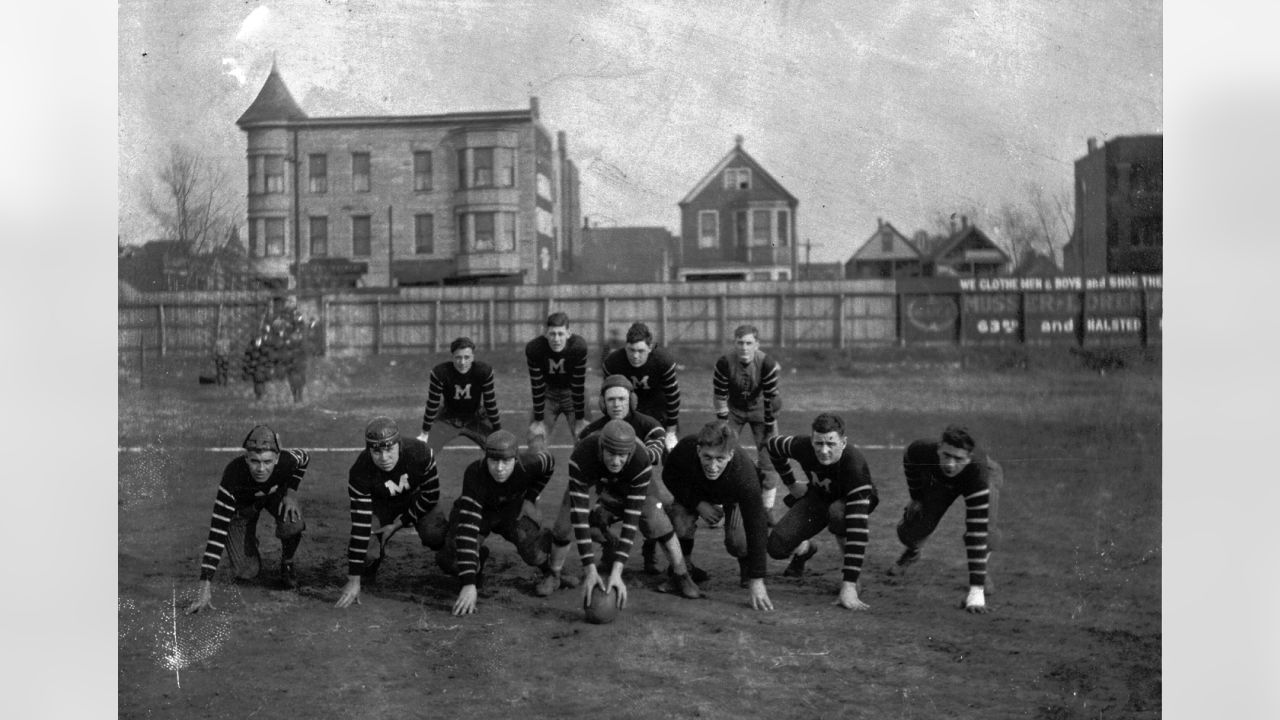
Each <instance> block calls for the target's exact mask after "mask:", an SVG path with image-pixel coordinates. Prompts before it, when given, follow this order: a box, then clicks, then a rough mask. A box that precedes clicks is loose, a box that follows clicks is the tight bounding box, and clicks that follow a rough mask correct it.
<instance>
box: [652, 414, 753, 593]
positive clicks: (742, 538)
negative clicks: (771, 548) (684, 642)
mask: <svg viewBox="0 0 1280 720" xmlns="http://www.w3.org/2000/svg"><path fill="white" fill-rule="evenodd" d="M662 477H663V480H664V481H665V482H666V486H667V488H668V489H669V490H670V491H671V494H672V496H674V500H673V502H671V503H670V504H668V505H667V506H666V509H667V514H668V515H669V516H670V517H671V523H672V525H673V526H674V527H675V531H676V535H677V537H679V539H680V548H681V550H682V551H683V553H684V554H685V560H686V562H687V563H688V564H689V566H690V567H692V565H693V562H692V560H691V559H690V556H692V554H693V540H694V533H695V530H696V529H697V521H698V518H699V517H701V518H703V519H704V520H706V521H707V522H708V524H714V523H716V522H718V521H719V520H721V519H723V520H724V547H725V550H727V551H728V552H729V554H730V555H732V556H734V557H735V558H737V559H738V572H739V577H740V580H741V583H742V586H743V587H746V588H749V589H750V591H751V593H750V602H751V607H753V608H755V609H756V610H772V609H773V603H772V602H770V601H769V593H768V592H767V591H766V590H765V586H764V577H765V571H766V569H767V565H768V559H767V557H766V545H767V543H768V534H769V520H768V517H767V515H766V513H765V509H764V503H763V501H762V500H761V498H760V483H759V480H758V479H757V477H756V472H755V467H754V466H753V465H752V463H751V461H750V460H748V459H747V458H746V457H745V456H744V455H743V454H742V453H741V452H739V451H738V433H736V432H734V430H733V428H731V427H729V424H728V423H726V422H724V421H723V420H717V421H714V422H710V423H707V424H706V425H704V426H703V427H702V429H701V430H699V431H698V433H697V434H696V435H689V436H688V437H685V438H683V439H681V440H680V442H678V443H676V447H675V449H674V450H672V451H671V455H670V456H668V457H667V461H666V463H665V464H664V465H663V467H662ZM721 508H723V510H722V509H721Z"/></svg>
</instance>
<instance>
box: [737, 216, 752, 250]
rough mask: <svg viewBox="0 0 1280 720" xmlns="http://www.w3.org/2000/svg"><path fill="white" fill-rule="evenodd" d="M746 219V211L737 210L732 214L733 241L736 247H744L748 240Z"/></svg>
mask: <svg viewBox="0 0 1280 720" xmlns="http://www.w3.org/2000/svg"><path fill="white" fill-rule="evenodd" d="M747 218H748V215H747V211H746V210H739V211H737V212H735V213H734V214H733V239H734V243H735V244H736V245H737V247H746V246H747V241H748V240H749V239H750V238H749V237H748V235H747V228H748V225H747V222H748V219H747Z"/></svg>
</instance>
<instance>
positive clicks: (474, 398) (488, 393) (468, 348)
mask: <svg viewBox="0 0 1280 720" xmlns="http://www.w3.org/2000/svg"><path fill="white" fill-rule="evenodd" d="M449 355H450V360H449V362H442V363H440V364H439V365H436V366H435V367H433V368H431V377H430V379H429V380H428V382H427V407H426V409H425V410H424V411H423V413H422V432H421V434H419V435H418V439H419V440H421V441H422V442H425V443H427V444H428V445H430V446H431V451H432V452H434V453H438V452H440V448H442V447H444V445H445V443H447V442H449V441H450V440H452V439H453V438H455V437H457V436H459V435H462V436H464V437H466V438H467V439H468V440H470V441H472V442H474V443H475V444H476V445H480V446H483V445H484V439H485V438H486V437H488V436H489V435H490V434H491V433H493V432H494V431H495V430H501V429H502V421H501V420H500V419H499V416H498V396H497V393H496V390H495V387H494V382H493V368H491V367H489V364H488V363H484V362H481V361H479V360H476V344H475V343H474V342H473V341H472V340H471V338H469V337H460V338H457V339H455V340H454V341H453V342H452V343H450V344H449ZM437 420H439V421H440V425H442V426H443V427H437V428H436V431H435V435H434V436H433V435H432V434H431V428H432V426H433V425H435V424H436V421H437Z"/></svg>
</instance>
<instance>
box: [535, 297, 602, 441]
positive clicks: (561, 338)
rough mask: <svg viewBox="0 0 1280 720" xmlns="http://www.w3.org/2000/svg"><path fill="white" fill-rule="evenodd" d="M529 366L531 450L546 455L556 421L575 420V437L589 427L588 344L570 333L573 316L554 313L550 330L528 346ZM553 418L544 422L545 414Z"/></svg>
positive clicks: (548, 320)
mask: <svg viewBox="0 0 1280 720" xmlns="http://www.w3.org/2000/svg"><path fill="white" fill-rule="evenodd" d="M524 357H525V361H526V362H527V363H528V365H529V385H530V386H531V388H532V390H533V416H532V419H531V420H530V423H529V437H528V440H527V442H528V444H529V449H530V450H533V451H535V452H540V451H542V450H543V449H544V448H545V447H546V444H547V435H549V434H550V433H551V431H552V430H554V429H555V427H556V419H557V418H558V417H559V416H561V415H564V416H565V421H566V422H569V420H570V418H572V422H573V428H572V431H571V435H572V436H573V437H577V436H578V433H580V432H582V428H584V427H586V425H587V419H586V418H587V401H586V390H585V385H586V382H587V341H586V340H584V339H582V336H581V335H576V334H570V333H569V316H568V315H565V314H564V313H562V312H554V313H551V314H550V315H548V316H547V329H546V332H544V333H543V334H542V335H539V336H538V337H536V338H534V339H533V340H530V341H529V343H528V344H527V345H525V346H524ZM544 406H545V407H546V413H547V414H549V415H550V416H551V420H550V423H549V424H547V423H544V422H543V415H544V411H543V408H544Z"/></svg>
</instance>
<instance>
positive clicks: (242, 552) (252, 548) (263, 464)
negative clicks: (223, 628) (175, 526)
mask: <svg viewBox="0 0 1280 720" xmlns="http://www.w3.org/2000/svg"><path fill="white" fill-rule="evenodd" d="M243 446H244V454H243V455H241V456H240V457H237V458H236V459H235V460H232V461H231V462H229V463H227V467H226V468H224V469H223V471H222V482H220V483H218V493H217V496H216V498H215V499H214V501H213V519H212V520H210V521H209V539H208V541H207V542H206V543H205V548H204V557H203V558H202V559H201V561H200V587H199V591H198V593H197V597H196V600H195V601H194V602H192V603H191V605H190V606H189V607H188V608H187V612H188V613H197V612H200V611H201V610H203V609H205V608H213V574H214V572H215V571H217V569H218V562H219V561H220V560H221V559H222V551H223V549H226V551H227V556H228V558H229V560H230V561H231V569H232V572H234V573H235V575H236V579H238V580H250V579H253V578H255V577H257V576H258V572H259V571H260V570H261V569H262V563H261V561H260V560H259V558H258V515H259V514H261V513H262V511H263V509H264V508H265V509H266V511H267V512H269V513H271V517H272V518H274V519H275V521H276V537H278V538H280V584H281V585H283V586H284V587H285V588H286V589H293V588H296V587H297V586H298V580H297V577H296V576H295V575H294V571H293V554H294V553H296V552H297V551H298V544H299V543H301V542H302V531H303V530H305V529H306V527H307V524H306V523H305V522H303V520H302V511H301V509H299V508H298V498H297V495H298V484H299V483H301V482H302V477H303V476H304V475H306V473H307V463H308V462H310V458H309V457H308V456H307V453H306V452H305V451H303V450H286V451H284V452H283V453H282V452H281V451H280V438H279V437H277V436H276V433H275V431H274V430H272V429H271V428H269V427H267V426H266V425H258V426H256V427H255V428H253V429H252V430H250V431H249V434H248V435H247V436H246V437H245V439H244V443H243Z"/></svg>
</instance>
